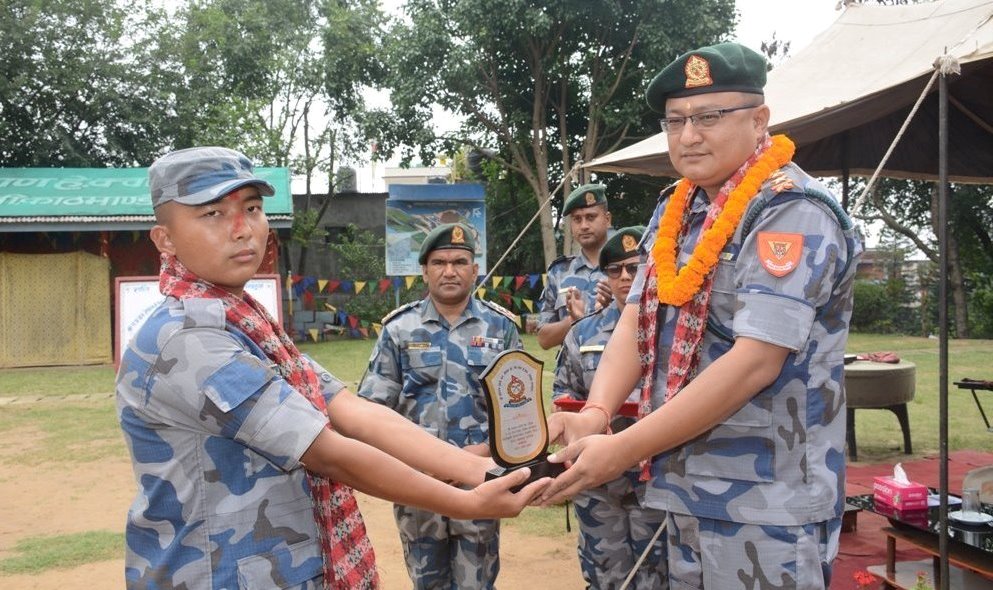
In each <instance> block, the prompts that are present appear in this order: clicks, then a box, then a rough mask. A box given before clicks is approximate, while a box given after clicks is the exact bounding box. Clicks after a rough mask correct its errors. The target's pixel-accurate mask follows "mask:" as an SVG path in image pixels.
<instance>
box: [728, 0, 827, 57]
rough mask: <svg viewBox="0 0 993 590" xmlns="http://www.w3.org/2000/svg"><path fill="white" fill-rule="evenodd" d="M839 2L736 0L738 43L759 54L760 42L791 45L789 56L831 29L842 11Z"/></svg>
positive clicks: (814, 0)
mask: <svg viewBox="0 0 993 590" xmlns="http://www.w3.org/2000/svg"><path fill="white" fill-rule="evenodd" d="M838 4H840V2H838V0H736V1H735V8H737V9H738V13H739V19H738V29H737V30H736V31H735V36H736V38H737V41H738V42H739V43H741V44H743V45H747V46H748V47H751V48H752V49H755V50H756V51H758V49H759V46H760V45H761V44H762V41H768V40H770V39H772V35H773V33H775V35H776V38H777V39H782V40H783V41H789V42H790V53H791V54H795V53H796V52H797V51H799V50H801V49H803V48H804V47H806V46H807V45H808V44H809V43H810V42H811V41H812V40H813V39H814V37H816V36H817V34H818V33H820V32H821V31H823V30H824V29H826V28H828V27H829V26H831V23H833V22H834V21H835V20H836V19H837V18H838V17H839V16H841V10H836V9H835V7H836V6H837V5H838Z"/></svg>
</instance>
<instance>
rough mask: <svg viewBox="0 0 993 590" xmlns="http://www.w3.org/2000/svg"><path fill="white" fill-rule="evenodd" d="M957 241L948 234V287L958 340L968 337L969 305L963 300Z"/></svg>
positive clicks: (962, 281) (963, 289)
mask: <svg viewBox="0 0 993 590" xmlns="http://www.w3.org/2000/svg"><path fill="white" fill-rule="evenodd" d="M958 252H959V248H958V240H957V239H955V235H954V233H953V232H951V231H949V232H948V287H949V289H950V290H951V292H952V302H953V303H954V304H955V335H956V336H957V337H958V338H968V337H969V304H968V303H967V302H966V299H965V280H964V277H963V276H962V265H961V263H960V262H959V255H958Z"/></svg>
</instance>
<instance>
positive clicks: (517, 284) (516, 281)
mask: <svg viewBox="0 0 993 590" xmlns="http://www.w3.org/2000/svg"><path fill="white" fill-rule="evenodd" d="M526 280H528V278H527V277H526V276H524V275H520V276H516V277H514V290H515V291H516V290H518V289H520V288H521V285H523V284H524V281H526Z"/></svg>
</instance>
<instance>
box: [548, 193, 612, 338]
mask: <svg viewBox="0 0 993 590" xmlns="http://www.w3.org/2000/svg"><path fill="white" fill-rule="evenodd" d="M606 191H607V187H605V186H604V185H602V184H584V185H582V186H580V187H578V188H576V190H574V191H572V192H571V193H569V196H567V197H566V199H565V203H564V205H563V206H562V215H563V216H564V217H566V218H567V219H568V220H569V227H570V229H571V230H572V237H573V239H574V240H576V241H577V242H579V245H580V247H581V251H580V253H579V254H578V255H575V256H562V257H560V258H558V259H556V260H555V261H554V262H552V264H551V265H550V266H549V267H548V270H547V271H546V273H545V289H544V291H543V292H542V294H541V303H540V305H539V310H538V314H539V315H538V344H539V345H541V347H542V348H544V349H549V348H551V347H553V346H558V345H559V344H562V339H563V338H565V334H566V332H568V331H569V326H571V325H572V323H573V322H575V321H576V320H578V319H579V318H581V317H583V316H584V315H586V314H588V313H590V312H591V311H593V310H594V309H598V308H600V307H603V306H605V305H607V304H608V303H609V302H610V289H608V288H607V286H606V284H605V283H604V278H605V277H604V275H603V273H602V272H601V271H600V269H599V268H598V265H597V258H598V257H599V255H600V248H601V247H602V246H603V243H604V242H605V241H606V240H607V235H608V232H609V230H610V211H608V210H607V194H606Z"/></svg>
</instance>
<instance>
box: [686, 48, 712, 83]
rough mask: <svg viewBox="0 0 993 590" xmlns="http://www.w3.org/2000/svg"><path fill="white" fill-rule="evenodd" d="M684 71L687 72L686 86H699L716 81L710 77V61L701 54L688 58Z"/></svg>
mask: <svg viewBox="0 0 993 590" xmlns="http://www.w3.org/2000/svg"><path fill="white" fill-rule="evenodd" d="M683 71H684V72H685V73H686V88H699V87H700V86H710V85H712V84H713V83H714V79H713V78H711V77H710V62H708V61H707V60H706V59H704V58H702V57H700V56H699V55H691V56H690V57H689V59H687V60H686V66H685V67H684V69H683Z"/></svg>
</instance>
